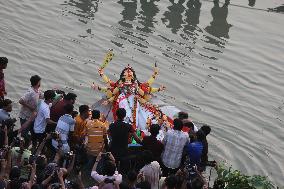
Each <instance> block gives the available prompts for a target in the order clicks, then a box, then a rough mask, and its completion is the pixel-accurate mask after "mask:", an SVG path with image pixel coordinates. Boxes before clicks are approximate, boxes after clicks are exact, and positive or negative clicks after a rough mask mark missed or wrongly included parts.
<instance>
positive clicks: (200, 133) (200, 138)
mask: <svg viewBox="0 0 284 189" xmlns="http://www.w3.org/2000/svg"><path fill="white" fill-rule="evenodd" d="M196 138H197V140H198V141H203V140H204V139H205V134H204V132H203V131H202V130H198V131H197V132H196Z"/></svg>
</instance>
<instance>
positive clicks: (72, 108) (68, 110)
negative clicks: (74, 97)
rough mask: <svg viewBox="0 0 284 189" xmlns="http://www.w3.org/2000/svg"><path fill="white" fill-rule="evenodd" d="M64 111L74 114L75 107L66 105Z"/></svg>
mask: <svg viewBox="0 0 284 189" xmlns="http://www.w3.org/2000/svg"><path fill="white" fill-rule="evenodd" d="M64 110H65V112H66V113H67V114H72V112H73V110H74V106H73V105H72V104H66V105H65V106H64Z"/></svg>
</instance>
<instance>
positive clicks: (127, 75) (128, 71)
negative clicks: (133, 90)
mask: <svg viewBox="0 0 284 189" xmlns="http://www.w3.org/2000/svg"><path fill="white" fill-rule="evenodd" d="M123 78H124V79H125V80H132V79H133V71H132V70H131V69H126V70H125V71H124V73H123Z"/></svg>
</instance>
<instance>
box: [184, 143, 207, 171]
mask: <svg viewBox="0 0 284 189" xmlns="http://www.w3.org/2000/svg"><path fill="white" fill-rule="evenodd" d="M185 149H186V152H187V155H188V157H189V159H190V164H191V165H192V166H193V165H197V166H199V165H200V163H201V155H202V151H203V144H202V142H200V141H196V142H192V143H189V144H187V145H186V147H185Z"/></svg>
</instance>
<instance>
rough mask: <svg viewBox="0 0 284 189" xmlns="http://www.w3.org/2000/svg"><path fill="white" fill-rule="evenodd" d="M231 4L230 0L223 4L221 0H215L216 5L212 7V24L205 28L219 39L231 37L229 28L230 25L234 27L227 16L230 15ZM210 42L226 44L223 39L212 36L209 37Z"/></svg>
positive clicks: (219, 44)
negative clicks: (221, 4) (220, 3)
mask: <svg viewBox="0 0 284 189" xmlns="http://www.w3.org/2000/svg"><path fill="white" fill-rule="evenodd" d="M229 4H230V1H229V0H226V1H225V3H224V5H223V6H220V5H219V0H214V6H213V8H212V9H211V14H212V17H213V20H212V22H211V23H210V26H207V27H206V28H205V30H206V31H207V32H208V33H209V34H211V35H213V36H215V37H217V38H219V39H224V38H226V39H229V30H230V27H232V25H231V24H228V22H227V17H228V5H229ZM207 38H208V40H209V41H208V42H209V43H212V44H215V45H217V46H219V47H223V46H224V42H223V41H221V40H217V39H214V38H211V37H209V36H208V37H207Z"/></svg>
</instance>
